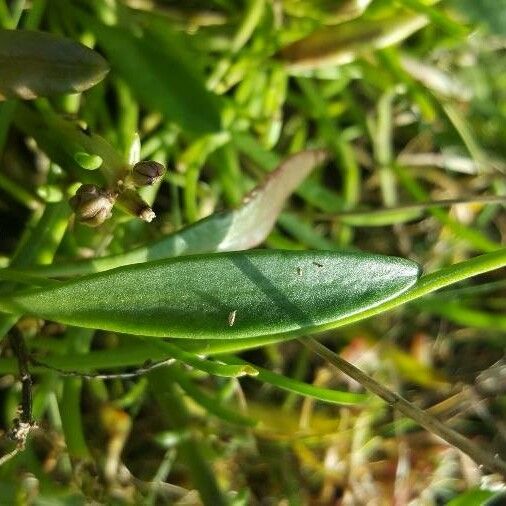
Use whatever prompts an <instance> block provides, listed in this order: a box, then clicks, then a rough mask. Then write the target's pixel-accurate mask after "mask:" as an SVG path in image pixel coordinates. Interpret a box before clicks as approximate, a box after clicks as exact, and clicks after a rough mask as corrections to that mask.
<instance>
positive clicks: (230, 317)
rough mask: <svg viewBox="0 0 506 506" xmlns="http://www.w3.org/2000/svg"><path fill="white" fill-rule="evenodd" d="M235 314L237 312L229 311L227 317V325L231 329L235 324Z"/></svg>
mask: <svg viewBox="0 0 506 506" xmlns="http://www.w3.org/2000/svg"><path fill="white" fill-rule="evenodd" d="M236 314H237V311H236V310H235V309H234V311H231V312H230V313H229V315H228V324H229V326H230V327H231V326H232V325H233V324H234V323H235V315H236Z"/></svg>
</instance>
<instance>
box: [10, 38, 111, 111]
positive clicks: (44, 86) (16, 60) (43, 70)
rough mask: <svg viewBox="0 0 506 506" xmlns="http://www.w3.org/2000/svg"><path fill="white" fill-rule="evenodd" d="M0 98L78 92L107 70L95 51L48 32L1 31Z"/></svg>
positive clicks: (27, 97) (103, 61)
mask: <svg viewBox="0 0 506 506" xmlns="http://www.w3.org/2000/svg"><path fill="white" fill-rule="evenodd" d="M0 69H1V70H0V101H1V100H5V99H10V98H21V99H25V100H29V99H33V98H37V97H40V96H47V95H54V94H58V93H77V92H81V91H84V90H87V89H88V88H91V87H92V86H94V85H95V84H97V83H99V82H100V81H101V80H102V79H103V78H104V77H105V75H106V74H107V72H108V71H109V67H108V65H107V62H106V61H105V60H104V59H103V58H102V57H101V56H100V55H99V54H98V53H96V52H95V51H92V50H91V49H88V48H87V47H85V46H83V45H81V44H78V43H77V42H74V41H72V40H69V39H65V38H63V37H59V36H56V35H53V34H50V33H44V32H35V31H24V30H0Z"/></svg>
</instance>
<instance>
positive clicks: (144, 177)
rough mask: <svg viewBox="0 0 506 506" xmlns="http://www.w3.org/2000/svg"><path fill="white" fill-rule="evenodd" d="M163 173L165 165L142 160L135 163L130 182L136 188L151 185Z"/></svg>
mask: <svg viewBox="0 0 506 506" xmlns="http://www.w3.org/2000/svg"><path fill="white" fill-rule="evenodd" d="M164 174H165V167H164V166H163V165H162V164H161V163H158V162H154V161H144V162H139V163H136V164H135V165H134V166H133V169H132V182H133V184H134V185H135V186H136V187H137V188H141V187H142V186H151V185H153V184H154V183H156V182H157V181H159V180H160V179H161V178H162V177H163V175H164Z"/></svg>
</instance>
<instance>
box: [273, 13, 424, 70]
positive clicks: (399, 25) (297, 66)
mask: <svg viewBox="0 0 506 506" xmlns="http://www.w3.org/2000/svg"><path fill="white" fill-rule="evenodd" d="M427 23H428V18H427V17H426V16H424V15H418V14H405V13H400V14H397V15H396V16H390V17H388V18H384V19H374V20H368V19H362V18H360V19H358V20H354V21H350V22H348V23H344V24H342V25H339V26H337V27H334V26H332V27H323V28H320V29H318V30H316V31H315V32H313V33H312V34H310V35H308V36H307V37H304V38H303V39H301V40H298V41H296V42H294V43H292V44H290V45H289V46H287V47H285V48H283V49H282V50H281V52H280V54H279V56H280V58H281V59H283V60H284V61H286V62H287V65H288V66H289V68H290V69H292V70H294V71H302V70H312V69H317V68H320V67H326V66H328V65H343V64H345V63H350V62H351V61H353V60H355V59H356V58H357V57H359V56H360V55H362V54H364V53H365V52H367V51H371V50H374V49H380V48H384V47H387V46H391V45H393V44H396V43H398V42H400V41H401V40H404V39H405V38H407V37H409V36H410V35H411V34H412V33H414V32H416V31H417V30H419V29H420V28H422V27H424V26H425V25H426V24H427Z"/></svg>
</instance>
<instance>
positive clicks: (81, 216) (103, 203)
mask: <svg viewBox="0 0 506 506" xmlns="http://www.w3.org/2000/svg"><path fill="white" fill-rule="evenodd" d="M115 201H116V196H115V195H114V194H113V193H111V192H109V191H107V190H104V189H103V188H99V187H98V186H95V185H93V184H83V185H82V186H81V187H80V188H79V189H78V190H77V192H76V194H75V195H74V196H73V197H72V198H71V199H70V206H71V207H72V209H73V210H74V212H75V213H76V216H77V219H78V220H79V221H80V222H81V223H83V224H85V225H88V226H90V227H98V226H99V225H102V223H104V221H105V220H107V219H108V218H110V217H111V214H112V208H113V206H114V202H115Z"/></svg>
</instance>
